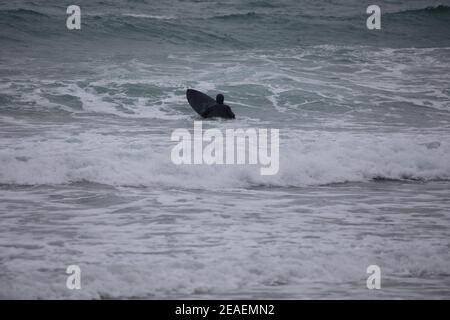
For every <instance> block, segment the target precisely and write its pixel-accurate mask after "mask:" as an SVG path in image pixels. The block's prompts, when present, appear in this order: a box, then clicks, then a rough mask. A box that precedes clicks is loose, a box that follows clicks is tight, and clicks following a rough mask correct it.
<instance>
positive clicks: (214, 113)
mask: <svg viewBox="0 0 450 320" xmlns="http://www.w3.org/2000/svg"><path fill="white" fill-rule="evenodd" d="M223 100H224V96H223V94H220V93H219V94H218V95H217V96H216V104H215V105H213V106H211V107H208V108H206V110H205V111H204V112H202V114H201V115H202V117H203V118H213V117H220V118H225V119H235V116H234V113H233V111H231V108H230V107H229V106H227V105H226V104H223Z"/></svg>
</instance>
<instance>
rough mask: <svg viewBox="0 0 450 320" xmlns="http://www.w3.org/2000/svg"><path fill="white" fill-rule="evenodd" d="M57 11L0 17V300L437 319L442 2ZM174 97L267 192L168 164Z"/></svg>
mask: <svg viewBox="0 0 450 320" xmlns="http://www.w3.org/2000/svg"><path fill="white" fill-rule="evenodd" d="M73 4H78V5H79V6H80V7H81V19H82V20H81V21H82V22H81V23H82V27H81V30H74V31H69V30H67V28H66V25H65V20H66V18H67V14H66V4H65V3H61V2H60V1H28V0H27V1H25V0H20V1H14V2H6V1H3V2H1V3H0V44H1V45H0V298H3V299H6V298H13V299H23V298H31V299H53V298H57V299H58V298H65V299H79V298H83V299H108V298H119V299H130V298H143V299H153V298H191V299H205V298H206V299H210V298H233V299H234V298H261V299H271V298H275V299H278V298H283V299H284V298H287V299H309V298H318V299H322V298H331V299H337V298H344V299H361V298H376V299H387V298H395V299H397V298H398V299H411V298H419V299H424V298H431V299H442V298H447V299H448V298H450V240H449V239H450V211H449V210H450V196H449V188H450V28H449V22H450V3H449V2H448V1H418V0H414V1H378V2H377V4H378V5H379V6H380V7H381V10H382V18H381V19H382V20H381V24H382V29H381V30H376V31H369V30H368V29H367V28H366V18H367V16H368V15H367V14H366V8H367V6H368V5H369V4H366V3H361V2H360V1H356V0H354V1H345V3H340V2H338V1H313V0H308V1H306V0H305V1H294V0H283V1H258V0H256V1H249V0H242V1H238V0H228V1H194V0H191V1H181V0H169V1H164V2H162V1H151V0H134V1H131V0H130V1H126V0H120V1H119V0H116V1H99V0H94V1H76V2H74V3H73ZM187 88H195V89H198V90H201V91H204V92H206V93H209V94H210V95H212V96H214V95H215V94H217V93H223V94H224V95H225V100H226V103H227V104H229V105H230V106H231V107H232V109H233V111H234V113H235V114H236V116H237V119H236V120H235V121H225V120H207V121H204V122H203V127H204V128H218V129H220V130H223V131H224V130H226V129H230V128H234V129H237V128H243V129H247V128H268V129H271V128H274V129H275V128H276V129H279V130H280V169H279V172H278V174H276V175H273V176H261V175H260V172H259V166H255V165H212V166H207V165H181V166H177V165H175V164H173V163H172V161H171V158H170V155H171V150H172V148H173V147H174V146H175V143H174V142H172V141H171V140H170V137H171V134H172V132H173V130H175V129H177V128H185V129H188V130H191V131H192V129H193V123H194V121H199V120H201V119H200V118H199V116H197V115H196V114H194V112H193V111H192V109H191V108H190V107H189V105H188V104H187V102H186V99H185V91H186V89H187ZM72 264H75V265H78V266H79V267H80V268H81V286H82V288H81V289H80V290H68V289H67V288H66V279H67V276H68V275H67V274H66V268H67V266H69V265H72ZM369 265H378V266H379V267H380V269H381V275H382V278H381V279H382V280H381V286H382V287H381V289H380V290H368V289H367V287H366V280H367V277H368V276H369V275H368V274H367V273H366V268H367V267H368V266H369Z"/></svg>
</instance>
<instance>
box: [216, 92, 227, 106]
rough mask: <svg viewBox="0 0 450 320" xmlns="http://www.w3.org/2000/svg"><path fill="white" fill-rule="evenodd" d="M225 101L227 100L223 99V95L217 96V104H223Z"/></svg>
mask: <svg viewBox="0 0 450 320" xmlns="http://www.w3.org/2000/svg"><path fill="white" fill-rule="evenodd" d="M224 99H225V98H224V97H223V94H220V93H219V94H218V95H217V96H216V102H217V103H220V104H222V103H223V100H224Z"/></svg>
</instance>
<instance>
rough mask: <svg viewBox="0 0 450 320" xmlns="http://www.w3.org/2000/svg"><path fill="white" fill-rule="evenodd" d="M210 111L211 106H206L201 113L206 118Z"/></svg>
mask: <svg viewBox="0 0 450 320" xmlns="http://www.w3.org/2000/svg"><path fill="white" fill-rule="evenodd" d="M210 112H211V107H209V108H206V110H205V111H203V113H202V117H203V118H207V117H208V115H209V113H210Z"/></svg>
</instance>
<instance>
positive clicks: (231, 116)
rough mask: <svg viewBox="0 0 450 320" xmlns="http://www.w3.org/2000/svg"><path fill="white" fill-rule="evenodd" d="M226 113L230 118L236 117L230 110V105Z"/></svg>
mask: <svg viewBox="0 0 450 320" xmlns="http://www.w3.org/2000/svg"><path fill="white" fill-rule="evenodd" d="M227 113H228V115H229V116H230V118H231V119H236V116H235V115H234V113H233V111H231V108H230V107H228V108H227Z"/></svg>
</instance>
